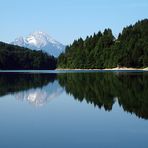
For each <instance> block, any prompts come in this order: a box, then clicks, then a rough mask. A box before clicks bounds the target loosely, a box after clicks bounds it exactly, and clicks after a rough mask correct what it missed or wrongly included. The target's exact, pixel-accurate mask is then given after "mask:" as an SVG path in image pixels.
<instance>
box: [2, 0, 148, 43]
mask: <svg viewBox="0 0 148 148" xmlns="http://www.w3.org/2000/svg"><path fill="white" fill-rule="evenodd" d="M144 18H148V0H0V19H1V21H0V40H1V41H4V42H10V41H12V40H14V38H16V37H18V36H27V35H28V34H29V33H31V32H34V31H44V32H47V33H49V34H50V35H51V36H52V37H54V38H55V39H57V40H58V41H60V42H62V43H64V44H70V43H72V42H73V40H74V39H77V38H79V37H83V38H84V37H86V36H87V35H91V34H93V33H94V32H98V31H99V30H101V31H102V30H104V29H105V28H112V30H113V33H114V35H117V34H118V33H119V32H121V31H122V28H123V27H124V26H127V25H129V24H133V23H135V22H136V21H137V20H141V19H144Z"/></svg>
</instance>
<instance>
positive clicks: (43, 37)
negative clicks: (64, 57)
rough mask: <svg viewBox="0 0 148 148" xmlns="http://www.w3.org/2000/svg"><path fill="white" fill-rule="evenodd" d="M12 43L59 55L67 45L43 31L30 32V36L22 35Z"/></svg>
mask: <svg viewBox="0 0 148 148" xmlns="http://www.w3.org/2000/svg"><path fill="white" fill-rule="evenodd" d="M10 44H13V45H18V46H21V47H26V48H29V49H32V50H43V51H44V52H46V53H48V54H49V55H53V56H55V57H58V56H59V55H60V54H61V53H62V52H64V50H65V46H64V45H63V44H62V43H60V42H58V41H56V40H55V39H53V38H52V37H51V36H50V35H48V34H47V33H45V32H42V31H36V32H33V33H30V34H29V35H28V36H26V37H23V36H20V37H18V38H16V39H15V40H14V41H13V42H11V43H10Z"/></svg>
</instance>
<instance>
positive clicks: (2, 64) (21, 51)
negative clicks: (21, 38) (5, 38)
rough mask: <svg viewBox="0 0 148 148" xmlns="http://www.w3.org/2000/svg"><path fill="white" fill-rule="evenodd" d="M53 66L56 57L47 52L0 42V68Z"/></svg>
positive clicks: (19, 68) (54, 65) (43, 67)
mask: <svg viewBox="0 0 148 148" xmlns="http://www.w3.org/2000/svg"><path fill="white" fill-rule="evenodd" d="M55 68H56V59H55V58H54V57H53V56H49V55H48V54H47V53H44V52H42V51H35V50H30V49H27V48H23V47H19V46H14V45H9V44H5V43H2V42H0V69H2V70H23V69H25V70H29V69H33V70H35V69H36V70H37V69H38V70H44V69H55Z"/></svg>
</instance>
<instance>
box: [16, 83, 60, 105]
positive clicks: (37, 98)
mask: <svg viewBox="0 0 148 148" xmlns="http://www.w3.org/2000/svg"><path fill="white" fill-rule="evenodd" d="M62 92H63V89H62V87H61V86H60V85H59V83H58V81H54V82H53V83H49V84H48V85H46V86H43V87H42V88H36V89H29V90H27V91H21V92H18V93H15V94H14V96H15V98H16V99H17V100H22V101H28V102H29V103H31V104H33V105H35V106H42V105H44V104H46V103H47V102H49V101H51V100H52V99H55V98H56V97H58V96H59V95H61V93H62Z"/></svg>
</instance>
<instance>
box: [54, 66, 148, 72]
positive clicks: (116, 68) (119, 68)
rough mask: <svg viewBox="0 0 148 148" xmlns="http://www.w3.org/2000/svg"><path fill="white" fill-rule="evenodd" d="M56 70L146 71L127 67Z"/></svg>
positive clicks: (147, 69)
mask: <svg viewBox="0 0 148 148" xmlns="http://www.w3.org/2000/svg"><path fill="white" fill-rule="evenodd" d="M56 70H126V71H128V70H141V71H148V67H147V68H127V67H115V68H105V69H77V68H76V69H70V68H57V69H56Z"/></svg>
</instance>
